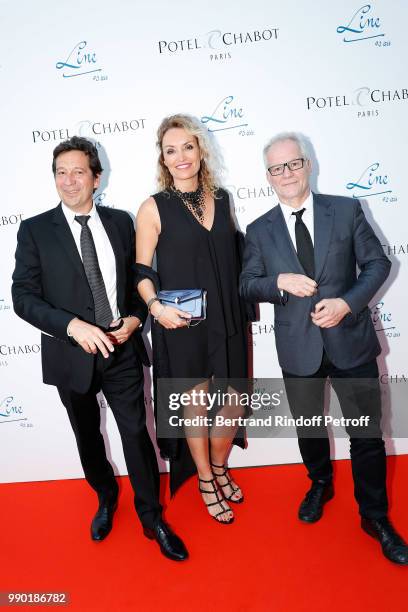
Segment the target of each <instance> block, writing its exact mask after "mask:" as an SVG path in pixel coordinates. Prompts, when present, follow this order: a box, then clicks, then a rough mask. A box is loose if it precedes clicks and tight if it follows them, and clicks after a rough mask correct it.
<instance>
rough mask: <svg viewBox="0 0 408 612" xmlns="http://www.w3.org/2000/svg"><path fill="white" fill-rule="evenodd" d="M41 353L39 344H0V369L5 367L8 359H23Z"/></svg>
mask: <svg viewBox="0 0 408 612" xmlns="http://www.w3.org/2000/svg"><path fill="white" fill-rule="evenodd" d="M40 352H41V347H40V345H39V344H20V345H16V344H12V345H10V344H0V367H6V366H8V364H9V361H8V360H10V359H16V358H18V359H25V358H27V357H28V358H29V357H32V356H33V355H37V354H38V353H40Z"/></svg>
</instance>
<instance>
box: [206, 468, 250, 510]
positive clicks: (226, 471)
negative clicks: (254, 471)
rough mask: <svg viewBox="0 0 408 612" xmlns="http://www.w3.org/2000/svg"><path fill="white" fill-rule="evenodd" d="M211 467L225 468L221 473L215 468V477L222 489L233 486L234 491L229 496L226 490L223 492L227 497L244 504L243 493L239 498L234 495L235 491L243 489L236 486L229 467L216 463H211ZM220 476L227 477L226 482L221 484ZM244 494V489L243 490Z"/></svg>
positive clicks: (236, 502) (229, 499)
mask: <svg viewBox="0 0 408 612" xmlns="http://www.w3.org/2000/svg"><path fill="white" fill-rule="evenodd" d="M211 467H213V468H218V469H219V470H223V472H222V473H221V474H216V473H215V472H214V470H213V474H214V476H215V479H216V480H217V484H218V486H219V487H220V488H221V489H224V488H225V487H231V489H232V493H231V495H230V496H229V497H227V495H225V493H224V491H223V492H222V494H223V495H224V497H225V499H226V500H228V501H229V502H232V503H233V504H242V502H243V501H244V496H243V495H242V497H240V498H239V499H234V498H233V495H235V493H238V491H241V489H240V488H239V487H235V486H234V483H233V482H232V480H231V476H230V475H229V473H228V468H227V466H226V465H216V464H215V463H211ZM218 478H226V480H227V482H226V483H225V484H220V483H219V481H218ZM241 494H242V491H241Z"/></svg>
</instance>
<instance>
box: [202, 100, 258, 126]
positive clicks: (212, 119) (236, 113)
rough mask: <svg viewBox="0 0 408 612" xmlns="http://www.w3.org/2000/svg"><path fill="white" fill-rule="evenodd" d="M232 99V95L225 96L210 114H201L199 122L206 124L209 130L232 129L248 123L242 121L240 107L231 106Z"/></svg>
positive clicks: (242, 115)
mask: <svg viewBox="0 0 408 612" xmlns="http://www.w3.org/2000/svg"><path fill="white" fill-rule="evenodd" d="M233 101H234V96H226V97H225V98H222V100H220V102H218V104H217V105H216V107H215V109H214V110H213V112H212V113H211V115H203V117H201V122H202V123H207V124H208V126H207V127H208V131H209V132H219V131H221V130H233V129H236V128H239V127H245V126H247V125H248V124H247V123H242V119H243V117H244V111H243V110H242V108H238V107H236V106H233V105H232V102H233Z"/></svg>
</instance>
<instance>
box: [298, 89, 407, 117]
mask: <svg viewBox="0 0 408 612" xmlns="http://www.w3.org/2000/svg"><path fill="white" fill-rule="evenodd" d="M407 101H408V88H402V87H401V88H395V89H372V88H371V87H367V86H363V87H358V88H357V89H355V90H354V91H353V92H352V93H351V94H336V95H329V96H319V95H318V96H308V97H307V98H306V108H307V110H308V111H312V112H317V111H324V112H330V111H338V110H339V109H340V108H346V109H347V108H348V110H353V111H354V112H355V113H356V115H357V118H358V119H362V118H375V117H378V116H379V115H380V108H382V107H383V106H387V105H390V104H404V103H406V102H407Z"/></svg>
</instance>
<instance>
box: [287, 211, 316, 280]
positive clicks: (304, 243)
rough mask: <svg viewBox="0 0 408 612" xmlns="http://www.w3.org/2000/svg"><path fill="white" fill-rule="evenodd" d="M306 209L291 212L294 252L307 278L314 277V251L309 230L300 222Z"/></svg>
mask: <svg viewBox="0 0 408 612" xmlns="http://www.w3.org/2000/svg"><path fill="white" fill-rule="evenodd" d="M305 210H306V208H302V210H298V211H297V212H293V213H292V215H295V217H296V225H295V235H296V250H297V255H298V258H299V261H300V263H301V264H302V266H303V269H304V271H305V272H306V275H307V276H309V278H313V277H314V250H313V242H312V239H311V237H310V234H309V230H308V229H307V227H306V225H305V224H304V222H303V221H302V215H303V213H304V212H305Z"/></svg>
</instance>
